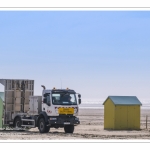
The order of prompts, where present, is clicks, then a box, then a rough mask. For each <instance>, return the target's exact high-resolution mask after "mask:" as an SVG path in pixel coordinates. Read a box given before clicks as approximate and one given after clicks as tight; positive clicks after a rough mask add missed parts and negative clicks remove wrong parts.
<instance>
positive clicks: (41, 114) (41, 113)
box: [36, 111, 48, 126]
mask: <svg viewBox="0 0 150 150" xmlns="http://www.w3.org/2000/svg"><path fill="white" fill-rule="evenodd" d="M40 118H44V119H45V122H46V123H48V116H47V114H46V112H44V111H42V112H40V113H39V117H38V119H37V123H36V124H37V126H38V122H39V120H40Z"/></svg>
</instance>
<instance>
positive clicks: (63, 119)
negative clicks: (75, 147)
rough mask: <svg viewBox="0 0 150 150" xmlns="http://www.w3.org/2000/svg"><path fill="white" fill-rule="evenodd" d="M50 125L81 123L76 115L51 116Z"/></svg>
mask: <svg viewBox="0 0 150 150" xmlns="http://www.w3.org/2000/svg"><path fill="white" fill-rule="evenodd" d="M48 122H49V125H50V126H55V125H59V126H65V125H77V124H80V121H79V119H78V118H77V117H75V116H57V117H50V118H49V119H48Z"/></svg>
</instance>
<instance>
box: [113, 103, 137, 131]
mask: <svg viewBox="0 0 150 150" xmlns="http://www.w3.org/2000/svg"><path fill="white" fill-rule="evenodd" d="M114 129H140V106H139V105H135V106H126V105H125V106H123V105H122V106H121V105H117V106H115V125H114Z"/></svg>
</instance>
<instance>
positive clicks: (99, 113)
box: [0, 109, 150, 140]
mask: <svg viewBox="0 0 150 150" xmlns="http://www.w3.org/2000/svg"><path fill="white" fill-rule="evenodd" d="M146 115H148V116H149V117H150V110H147V109H141V130H138V131H137V130H123V131H121V130H119V131H118V130H117V131H116V130H104V124H103V123H104V113H103V109H80V113H79V116H78V117H79V119H80V122H81V124H80V125H78V126H76V127H75V131H74V133H73V134H69V133H68V134H66V133H64V129H63V128H59V129H55V128H51V129H50V132H49V133H45V134H40V133H39V131H38V129H37V128H32V129H30V130H28V131H8V130H7V131H0V140H65V139H66V140H67V139H70V140H73V139H78V140H87V139H90V140H92V139H93V140H95V139H99V140H103V139H104V140H107V139H114V140H116V139H126V140H127V139H128V140H132V139H140V140H142V139H150V121H149V122H148V128H147V129H146V121H145V120H146ZM149 120H150V118H149Z"/></svg>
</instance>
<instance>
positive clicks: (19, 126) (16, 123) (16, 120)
mask: <svg viewBox="0 0 150 150" xmlns="http://www.w3.org/2000/svg"><path fill="white" fill-rule="evenodd" d="M14 127H15V128H21V119H20V118H16V119H15V124H14Z"/></svg>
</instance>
